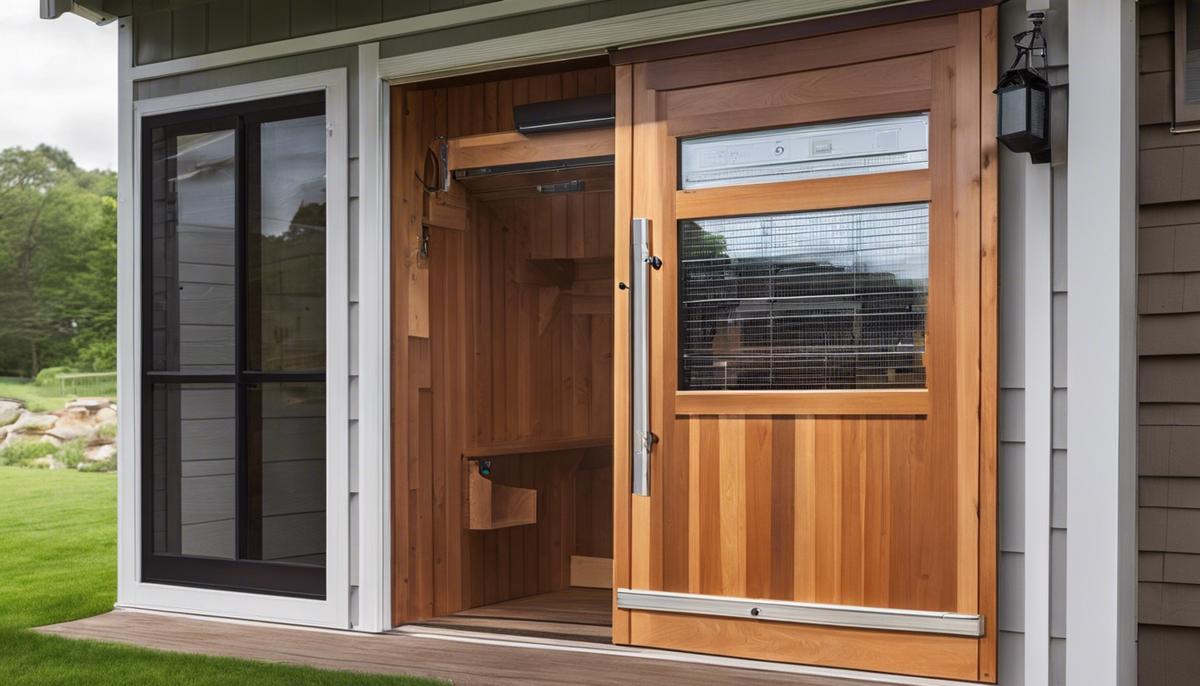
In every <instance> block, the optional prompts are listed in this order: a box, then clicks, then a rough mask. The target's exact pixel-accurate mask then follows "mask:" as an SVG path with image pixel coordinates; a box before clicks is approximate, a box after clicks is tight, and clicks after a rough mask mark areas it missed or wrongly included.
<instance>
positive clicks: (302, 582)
mask: <svg viewBox="0 0 1200 686" xmlns="http://www.w3.org/2000/svg"><path fill="white" fill-rule="evenodd" d="M318 115H320V116H325V117H327V116H328V113H327V111H326V98H325V92H324V91H314V92H309V93H301V94H296V95H288V96H282V97H277V98H270V99H264V100H254V101H249V102H244V103H237V104H232V105H222V106H217V107H209V108H202V109H195V110H187V111H183V112H174V113H170V114H163V115H157V116H152V117H146V118H144V119H143V120H142V131H141V145H142V147H141V154H140V158H141V160H140V161H141V179H140V180H139V183H140V184H141V202H140V207H139V208H138V209H139V213H140V223H139V227H140V230H141V236H140V237H139V240H140V241H141V250H142V255H141V270H142V273H141V277H140V279H139V282H140V283H139V287H140V298H141V303H140V312H141V317H142V322H141V331H140V336H141V345H142V350H141V355H140V362H141V370H140V378H139V387H140V391H141V420H142V427H143V429H142V431H141V436H140V441H141V451H142V455H141V460H140V463H141V465H140V466H141V470H142V478H141V489H140V493H139V495H140V497H141V504H140V505H141V507H140V512H141V520H142V526H141V532H140V537H141V541H140V548H141V562H142V565H141V581H142V582H145V583H159V584H168V585H176V586H188V587H197V588H210V589H217V590H226V591H240V592H247V593H255V594H260V595H277V596H290V597H298V598H308V599H317V600H324V599H325V598H326V569H327V564H326V565H322V566H320V567H318V566H311V565H297V564H289V563H281V562H273V561H264V560H253V559H245V558H244V555H245V552H246V547H247V540H246V539H247V536H246V532H245V530H244V529H245V527H244V526H243V522H245V521H246V518H247V512H246V509H247V502H248V489H247V483H248V460H247V456H248V452H249V451H248V444H247V427H246V423H247V422H246V416H247V404H246V398H247V395H248V394H249V393H250V392H251V390H252V387H253V386H256V385H258V384H266V383H288V382H292V383H321V384H324V383H325V382H326V372H325V369H321V370H308V371H270V372H267V371H261V370H249V369H247V368H246V363H247V351H246V338H247V328H246V282H247V271H248V265H247V261H246V257H247V252H248V243H249V240H250V213H251V211H252V209H253V207H252V202H251V192H250V188H251V182H252V181H256V180H257V178H258V177H257V173H254V174H253V175H252V170H251V169H250V167H251V163H250V162H249V157H250V156H251V154H254V153H255V151H256V150H257V149H258V148H256V147H254V148H252V146H251V145H250V142H251V137H252V136H251V133H250V131H251V129H252V127H257V126H258V125H261V124H263V123H268V122H273V121H287V120H292V119H300V118H303V117H311V116H318ZM326 121H328V120H326ZM229 129H232V130H234V131H235V142H234V151H235V159H236V167H235V169H236V193H235V199H234V202H235V211H234V216H235V225H234V226H235V234H234V235H235V237H236V247H235V257H234V274H235V300H236V311H235V316H234V323H235V356H234V365H233V367H234V369H233V372H232V373H212V374H209V373H190V372H178V371H175V372H172V371H155V370H154V369H153V359H152V358H153V354H154V351H153V340H152V336H153V330H154V327H153V325H152V322H153V319H152V317H153V305H154V302H153V300H154V299H153V292H154V291H153V287H154V286H153V278H154V274H155V271H154V249H153V241H154V231H153V228H152V227H153V221H154V214H153V210H154V207H153V203H154V183H155V176H154V173H155V169H154V159H153V154H154V144H153V136H154V133H155V132H156V131H163V132H164V135H165V136H167V137H173V136H179V135H188V134H196V133H206V132H212V131H220V130H229ZM256 136H257V134H255V137H256ZM256 140H257V138H256ZM254 166H255V167H257V164H255V165H254ZM260 202H261V200H260ZM326 331H327V332H328V328H326ZM212 384H227V385H232V386H233V387H234V393H235V397H236V401H235V414H236V420H235V421H236V426H237V429H236V434H237V435H236V438H235V444H236V446H235V447H236V465H237V467H236V476H235V479H236V515H235V516H236V522H235V527H234V528H235V530H236V536H237V544H236V551H237V559H226V558H214V557H201V556H187V555H175V554H159V553H155V551H154V480H155V479H154V431H153V428H154V416H153V413H154V404H153V398H154V388H155V387H156V386H158V387H169V386H173V385H179V386H181V387H183V386H187V385H199V386H203V385H212ZM325 457H326V459H329V458H330V457H331V456H330V455H328V454H327V455H326V456H325ZM326 488H328V484H326ZM326 502H328V498H327V499H326ZM326 516H328V513H327V515H326ZM328 544H329V542H328V541H326V550H328Z"/></svg>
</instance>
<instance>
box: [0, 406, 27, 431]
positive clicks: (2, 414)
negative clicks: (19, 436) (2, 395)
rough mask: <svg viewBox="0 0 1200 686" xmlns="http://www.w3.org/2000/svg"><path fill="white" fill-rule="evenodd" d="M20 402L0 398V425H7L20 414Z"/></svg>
mask: <svg viewBox="0 0 1200 686" xmlns="http://www.w3.org/2000/svg"><path fill="white" fill-rule="evenodd" d="M21 409H22V408H21V403H18V402H14V401H12V400H0V426H8V425H9V424H12V423H13V422H15V421H17V418H18V417H20V416H21Z"/></svg>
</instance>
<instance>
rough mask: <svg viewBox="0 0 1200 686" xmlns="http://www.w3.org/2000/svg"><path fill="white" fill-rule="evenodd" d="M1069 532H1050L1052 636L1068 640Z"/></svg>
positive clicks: (1062, 530)
mask: <svg viewBox="0 0 1200 686" xmlns="http://www.w3.org/2000/svg"><path fill="white" fill-rule="evenodd" d="M1067 572H1068V570H1067V531H1066V530H1065V529H1054V530H1052V531H1051V532H1050V636H1051V638H1067Z"/></svg>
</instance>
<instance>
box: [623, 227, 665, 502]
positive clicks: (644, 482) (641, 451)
mask: <svg viewBox="0 0 1200 686" xmlns="http://www.w3.org/2000/svg"><path fill="white" fill-rule="evenodd" d="M630 228H631V231H630V235H631V237H632V239H631V244H630V250H629V280H630V291H631V293H630V295H631V296H632V297H633V301H632V302H631V303H630V308H629V316H630V326H629V334H630V357H631V360H632V364H631V365H630V371H631V374H632V378H631V379H630V386H629V387H630V388H631V389H632V390H633V398H632V402H631V411H632V422H631V428H632V432H631V433H632V438H633V440H632V443H633V445H632V446H631V448H632V451H633V460H632V466H633V474H632V479H631V483H632V484H633V494H634V495H642V496H648V495H650V451H651V450H652V449H653V448H654V444H655V443H656V442H657V441H658V437H657V436H655V435H654V434H653V433H652V432H651V431H650V269H651V267H653V268H654V269H658V268H659V267H661V266H662V260H659V259H658V258H657V257H654V256H653V255H651V254H650V220H649V219H642V218H639V219H634V220H633V223H632V226H631V227H630Z"/></svg>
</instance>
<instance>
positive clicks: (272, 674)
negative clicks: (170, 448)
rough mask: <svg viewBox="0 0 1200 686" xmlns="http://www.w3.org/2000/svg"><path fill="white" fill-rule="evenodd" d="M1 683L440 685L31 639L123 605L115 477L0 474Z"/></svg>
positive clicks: (64, 472)
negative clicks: (119, 600) (118, 596)
mask: <svg viewBox="0 0 1200 686" xmlns="http://www.w3.org/2000/svg"><path fill="white" fill-rule="evenodd" d="M0 493H4V498H3V499H2V500H0V541H3V550H4V554H3V555H0V683H3V684H16V685H22V686H23V685H29V686H42V685H57V684H64V685H65V684H89V685H96V686H107V685H110V684H111V685H114V686H115V685H117V684H131V683H137V684H162V685H163V686H194V685H199V684H236V685H237V686H258V685H260V684H279V685H280V686H282V685H284V684H287V685H291V684H298V685H313V686H341V685H342V684H355V685H358V684H363V685H365V686H374V685H379V686H385V685H386V686H409V685H413V684H433V683H437V682H433V681H428V680H423V679H413V678H407V677H385V676H368V675H361V674H351V673H349V672H330V671H321V670H316V669H309V668H306V667H293V666H288V665H279V664H272V663H263V662H252V661H247V660H235V659H229V658H214V657H206V656H199V655H184V654H177V653H165V652H158V651H153V650H146V649H141V648H132V647H127V646H119V645H113V644H107V643H99V642H94V641H76V640H68V639H64V638H58V637H55V636H43V635H41V634H36V633H33V632H31V631H28V630H27V629H28V628H29V627H34V626H40V625H43V624H53V623H55V622H64V621H68V620H71V619H78V618H81V617H87V616H89V615H94V614H99V613H101V612H106V611H108V610H109V609H111V608H112V604H113V601H114V599H115V588H116V577H117V565H116V555H117V550H116V547H117V546H116V526H117V521H116V497H117V480H116V476H115V475H113V474H84V473H79V472H75V471H69V470H59V471H45V470H30V469H20V468H17V467H0Z"/></svg>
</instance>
